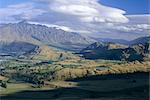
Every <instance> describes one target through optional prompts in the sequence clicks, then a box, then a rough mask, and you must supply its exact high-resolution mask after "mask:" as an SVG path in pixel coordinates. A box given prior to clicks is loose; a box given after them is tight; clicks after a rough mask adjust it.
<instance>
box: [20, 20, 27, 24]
mask: <svg viewBox="0 0 150 100" xmlns="http://www.w3.org/2000/svg"><path fill="white" fill-rule="evenodd" d="M27 23H28V21H27V20H22V21H20V22H19V24H27Z"/></svg>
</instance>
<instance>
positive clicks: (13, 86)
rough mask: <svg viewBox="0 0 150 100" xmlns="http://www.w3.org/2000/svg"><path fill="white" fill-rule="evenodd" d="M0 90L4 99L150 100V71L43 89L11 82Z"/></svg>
mask: <svg viewBox="0 0 150 100" xmlns="http://www.w3.org/2000/svg"><path fill="white" fill-rule="evenodd" d="M0 90H1V91H0V93H1V94H0V95H1V100H149V73H148V72H147V73H146V72H145V73H144V72H137V73H132V74H116V75H113V74H112V75H97V76H89V77H86V78H84V77H81V78H76V79H74V80H68V81H53V82H46V85H45V86H44V87H42V88H35V87H34V86H33V84H29V83H23V82H12V83H8V87H7V88H6V89H4V88H1V89H0Z"/></svg>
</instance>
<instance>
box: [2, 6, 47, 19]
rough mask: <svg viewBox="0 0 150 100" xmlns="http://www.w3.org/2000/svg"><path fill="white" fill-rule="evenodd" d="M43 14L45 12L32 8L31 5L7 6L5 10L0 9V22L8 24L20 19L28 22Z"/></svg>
mask: <svg viewBox="0 0 150 100" xmlns="http://www.w3.org/2000/svg"><path fill="white" fill-rule="evenodd" d="M45 12H46V11H44V10H41V9H37V8H34V5H33V4H32V3H22V4H16V5H9V6H8V7H6V8H1V9H0V21H1V22H9V21H16V20H22V19H27V20H30V19H32V18H35V17H37V16H38V15H41V14H43V13H45Z"/></svg>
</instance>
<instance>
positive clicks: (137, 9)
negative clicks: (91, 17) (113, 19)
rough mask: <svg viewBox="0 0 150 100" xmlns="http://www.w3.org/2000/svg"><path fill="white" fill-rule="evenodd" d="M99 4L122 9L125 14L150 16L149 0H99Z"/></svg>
mask: <svg viewBox="0 0 150 100" xmlns="http://www.w3.org/2000/svg"><path fill="white" fill-rule="evenodd" d="M100 2H101V3H102V4H104V5H107V6H112V7H116V8H120V9H123V10H125V11H126V12H127V14H150V8H149V7H150V0H100Z"/></svg>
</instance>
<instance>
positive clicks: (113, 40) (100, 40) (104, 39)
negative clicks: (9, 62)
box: [93, 38, 130, 45]
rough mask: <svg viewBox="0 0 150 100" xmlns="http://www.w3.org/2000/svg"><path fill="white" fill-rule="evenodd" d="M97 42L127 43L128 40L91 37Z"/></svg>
mask: <svg viewBox="0 0 150 100" xmlns="http://www.w3.org/2000/svg"><path fill="white" fill-rule="evenodd" d="M93 39H95V40H96V41H98V42H113V43H119V44H124V45H128V44H129V42H130V41H127V40H124V39H111V38H93Z"/></svg>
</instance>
